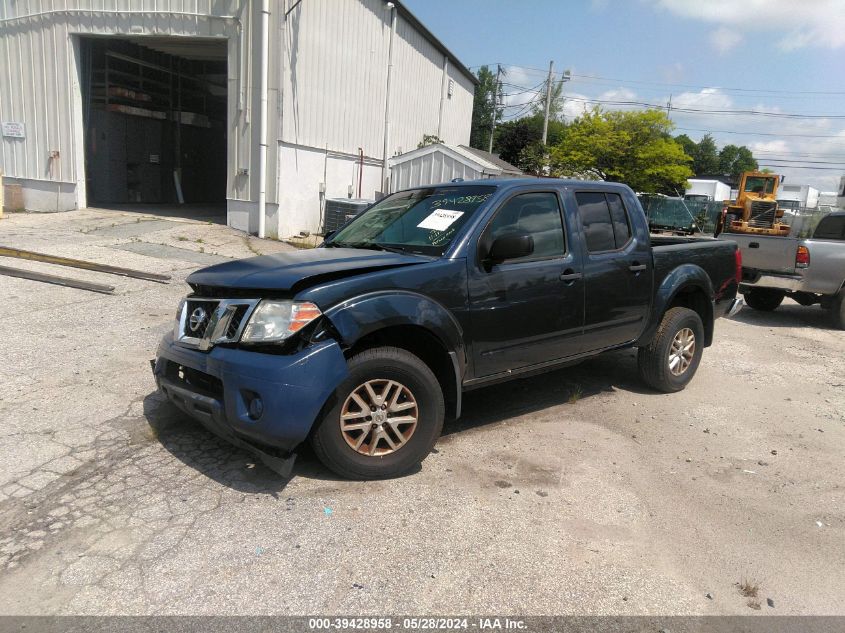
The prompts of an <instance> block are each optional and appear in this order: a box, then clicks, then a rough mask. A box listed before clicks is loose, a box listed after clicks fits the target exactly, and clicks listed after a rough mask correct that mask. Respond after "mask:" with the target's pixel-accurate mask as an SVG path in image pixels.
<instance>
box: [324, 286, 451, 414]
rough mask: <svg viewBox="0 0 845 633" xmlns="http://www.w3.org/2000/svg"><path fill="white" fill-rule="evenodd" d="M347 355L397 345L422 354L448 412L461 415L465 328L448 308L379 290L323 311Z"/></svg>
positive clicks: (419, 297) (422, 298)
mask: <svg viewBox="0 0 845 633" xmlns="http://www.w3.org/2000/svg"><path fill="white" fill-rule="evenodd" d="M325 316H326V318H327V319H328V320H329V322H330V323H331V325H332V327H333V328H334V330H335V333H336V336H337V337H338V339H339V341H340V344H341V346H342V348H343V350H344V354H345V355H346V357H347V358H349V357H350V356H352V355H354V354H357V353H359V352H361V351H363V350H365V349H370V348H372V347H378V346H391V347H398V348H401V349H404V350H407V351H408V352H410V353H412V354H414V355H415V356H417V357H418V358H420V359H421V360H422V361H423V362H424V363H425V364H426V365H428V367H429V368H430V369H431V370H432V372H433V373H434V375H435V376H436V377H437V380H438V382H439V383H440V386H441V388H442V389H443V396H444V398H445V400H446V405H447V413H448V414H450V415H452V416H454V417H456V418H457V417H459V416H460V414H461V391H462V390H461V384H462V382H463V377H464V373H465V371H466V354H465V350H464V342H463V330H462V328H461V326H460V324H459V323H458V322H457V321H456V320H455V318H454V316H453V315H452V314H451V312H449V310H448V309H446V307H445V306H443V305H442V304H440V303H438V302H437V301H434V300H433V299H431V298H430V297H426V296H424V295H421V294H418V293H414V292H408V291H385V292H376V293H371V294H368V295H364V296H361V297H357V298H355V299H351V300H348V301H345V302H343V303H341V304H338V305H337V306H335V307H333V308H331V309H329V310H327V311H326V312H325Z"/></svg>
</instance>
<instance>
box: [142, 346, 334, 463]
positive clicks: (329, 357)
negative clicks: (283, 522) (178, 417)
mask: <svg viewBox="0 0 845 633" xmlns="http://www.w3.org/2000/svg"><path fill="white" fill-rule="evenodd" d="M152 364H153V374H154V376H155V380H156V384H157V385H158V387H159V389H160V391H161V392H162V393H163V394H164V395H165V397H167V399H168V400H169V401H170V402H171V403H173V404H174V405H175V406H176V407H178V408H179V409H180V410H181V411H183V412H184V413H186V414H187V415H189V416H191V417H192V418H194V419H196V420H198V421H199V422H201V423H202V424H203V426H205V427H206V428H207V429H208V430H210V431H212V432H213V433H215V434H217V435H219V436H220V437H222V438H223V439H225V440H227V441H228V442H230V443H232V444H234V445H236V446H238V447H240V448H243V449H245V450H247V451H249V452H251V453H253V454H255V455H257V456H258V457H260V459H261V460H262V462H263V463H264V464H265V465H267V466H268V467H270V468H272V469H273V470H275V471H276V472H278V473H279V474H281V475H283V476H285V477H287V476H290V471H291V469H292V467H293V459H294V455H293V450H294V449H295V448H296V447H297V446H299V445H300V444H301V443H302V442H303V441H304V440H305V439H306V438H307V437H308V434H309V433H310V431H311V428H312V426H313V425H314V422H315V421H316V420H317V416H318V415H319V413H320V410H321V409H322V407H323V405H324V404H325V403H326V401H327V400H328V398H329V397H330V396H331V394H332V393H333V392H334V390H335V389H336V388H337V386H338V384H340V382H341V381H342V380H343V379H344V378H345V377H346V375H347V369H346V360H345V358H344V356H343V352H342V351H341V349H340V346H339V345H338V344H337V343H336V342H335V341H323V342H320V343H316V344H314V345H311V346H309V347H307V348H305V349H303V350H301V351H299V352H296V353H294V354H266V353H259V352H253V351H249V350H243V349H236V348H231V347H220V346H218V347H214V348H213V349H212V350H211V351H209V352H202V351H199V350H195V349H188V348H186V347H184V346H181V345H179V344H178V343H175V342H174V341H173V337H172V335H171V334H168V335H166V336H165V337H164V339H163V340H162V342H161V344H160V345H159V348H158V354H157V358H156V360H155V361H153V362H152Z"/></svg>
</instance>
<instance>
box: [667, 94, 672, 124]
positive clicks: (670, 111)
mask: <svg viewBox="0 0 845 633" xmlns="http://www.w3.org/2000/svg"><path fill="white" fill-rule="evenodd" d="M666 116H667V117H669V120H670V121H671V120H672V94H671V93H670V94H669V103H667V104H666Z"/></svg>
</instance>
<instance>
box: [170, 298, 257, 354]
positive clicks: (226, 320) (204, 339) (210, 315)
mask: <svg viewBox="0 0 845 633" xmlns="http://www.w3.org/2000/svg"><path fill="white" fill-rule="evenodd" d="M257 304H258V299H206V298H200V297H190V298H189V299H187V300H186V301H185V305H184V307H183V309H182V313H181V314H180V315H179V327H178V329H177V332H178V333H179V336H178V341H177V342H178V343H180V344H181V345H185V346H187V347H198V348H199V349H201V350H204V351H205V350H208V349H210V348H211V347H213V346H214V345H217V344H220V343H236V342H237V341H238V339H239V338H240V335H241V332H242V331H243V329H244V327H245V326H246V323H247V320H248V319H249V315H250V314H251V313H252V310H253V309H254V308H255V306H256V305H257Z"/></svg>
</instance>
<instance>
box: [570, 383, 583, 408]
mask: <svg viewBox="0 0 845 633" xmlns="http://www.w3.org/2000/svg"><path fill="white" fill-rule="evenodd" d="M583 394H584V391H583V390H582V389H581V385H575V388H574V389H573V390H572V391H570V392H569V404H575V403H576V402H578V401H579V400H580V399H581V396H582V395H583Z"/></svg>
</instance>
